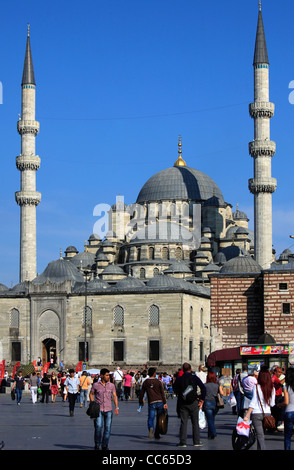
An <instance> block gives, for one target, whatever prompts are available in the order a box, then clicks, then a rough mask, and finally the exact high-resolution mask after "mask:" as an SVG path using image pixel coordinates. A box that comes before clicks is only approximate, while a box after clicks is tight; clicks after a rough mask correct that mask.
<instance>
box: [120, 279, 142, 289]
mask: <svg viewBox="0 0 294 470" xmlns="http://www.w3.org/2000/svg"><path fill="white" fill-rule="evenodd" d="M138 287H139V288H142V287H145V284H144V282H143V281H141V280H140V279H137V278H135V277H132V276H127V277H125V278H124V279H121V280H120V281H118V282H117V283H116V284H115V286H114V289H134V288H138Z"/></svg>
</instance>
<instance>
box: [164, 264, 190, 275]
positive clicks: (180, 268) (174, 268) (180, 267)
mask: <svg viewBox="0 0 294 470" xmlns="http://www.w3.org/2000/svg"><path fill="white" fill-rule="evenodd" d="M164 272H165V273H188V274H190V273H191V272H192V271H191V269H190V268H189V266H188V265H187V264H186V263H184V262H183V261H175V262H174V263H172V264H171V265H170V266H169V267H168V268H167V269H165V270H164Z"/></svg>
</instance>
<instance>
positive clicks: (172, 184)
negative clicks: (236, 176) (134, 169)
mask: <svg viewBox="0 0 294 470" xmlns="http://www.w3.org/2000/svg"><path fill="white" fill-rule="evenodd" d="M213 196H215V197H217V198H218V199H219V202H220V204H224V198H223V195H222V193H221V191H220V189H219V187H218V186H217V184H216V183H215V182H214V181H213V180H212V179H211V178H210V177H209V176H207V175H206V174H205V173H202V172H201V171H199V170H196V169H194V168H189V167H187V166H173V167H171V168H167V169H165V170H162V171H159V172H158V173H156V174H155V175H153V176H151V178H149V180H148V181H147V182H146V183H145V184H144V186H143V187H142V189H141V191H140V193H139V195H138V198H137V203H144V202H154V201H173V200H180V201H187V200H191V201H197V202H202V201H206V200H207V199H209V198H212V197H213Z"/></svg>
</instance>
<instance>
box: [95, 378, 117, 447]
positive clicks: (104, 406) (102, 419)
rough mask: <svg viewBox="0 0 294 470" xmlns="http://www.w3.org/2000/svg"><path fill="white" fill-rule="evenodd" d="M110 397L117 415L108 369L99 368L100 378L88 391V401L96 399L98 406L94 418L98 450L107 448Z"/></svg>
mask: <svg viewBox="0 0 294 470" xmlns="http://www.w3.org/2000/svg"><path fill="white" fill-rule="evenodd" d="M111 399H113V401H114V405H115V410H114V413H115V415H116V416H117V415H118V413H119V408H118V399H117V395H116V391H115V386H114V384H113V383H111V382H110V375H109V370H108V369H101V371H100V380H99V381H98V382H95V383H93V385H92V388H91V391H90V401H96V402H97V403H99V406H100V413H99V416H98V418H96V419H94V442H95V450H100V448H101V447H102V450H108V443H109V439H110V432H111V424H112V416H113V412H112V400H111ZM103 426H104V432H103Z"/></svg>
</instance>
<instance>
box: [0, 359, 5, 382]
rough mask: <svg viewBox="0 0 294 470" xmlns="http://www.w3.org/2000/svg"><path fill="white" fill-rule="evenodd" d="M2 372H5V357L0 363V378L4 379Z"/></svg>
mask: <svg viewBox="0 0 294 470" xmlns="http://www.w3.org/2000/svg"><path fill="white" fill-rule="evenodd" d="M4 373H5V359H3V361H2V362H1V364H0V379H4Z"/></svg>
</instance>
